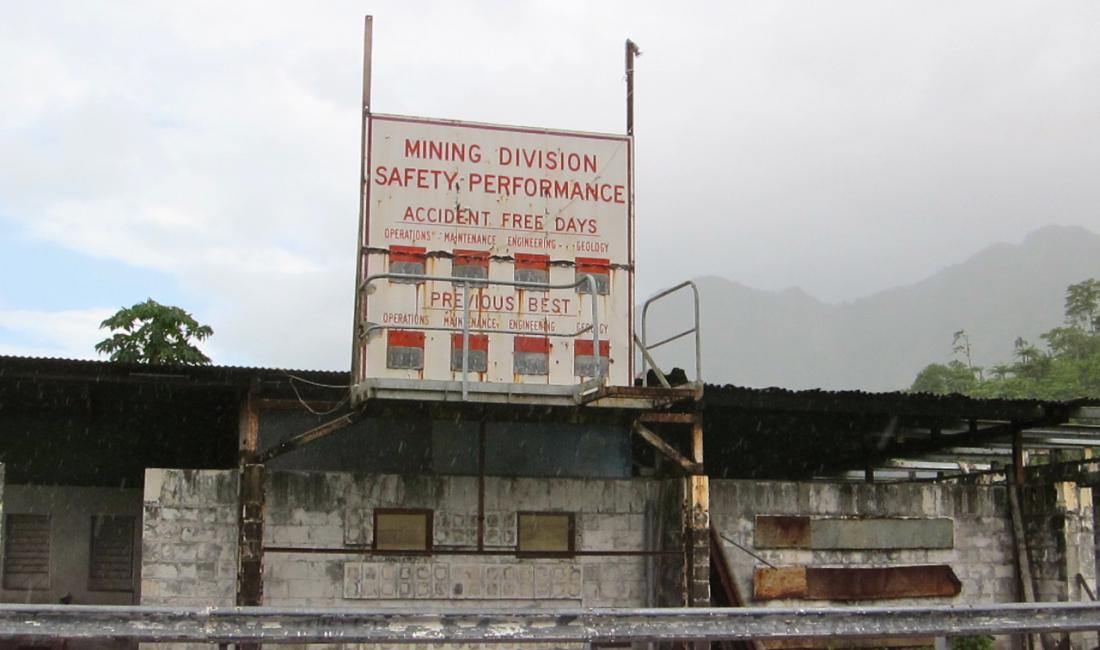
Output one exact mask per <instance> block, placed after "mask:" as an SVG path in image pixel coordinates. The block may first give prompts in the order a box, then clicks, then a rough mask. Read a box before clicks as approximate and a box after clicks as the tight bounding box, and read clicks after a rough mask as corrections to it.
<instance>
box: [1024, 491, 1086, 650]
mask: <svg viewBox="0 0 1100 650" xmlns="http://www.w3.org/2000/svg"><path fill="white" fill-rule="evenodd" d="M1020 501H1021V503H1020V507H1021V510H1022V511H1023V519H1024V528H1025V531H1026V535H1027V538H1028V555H1029V556H1030V558H1031V570H1032V576H1033V579H1034V582H1035V597H1036V598H1037V599H1038V600H1042V601H1085V600H1088V596H1087V594H1086V593H1085V592H1084V589H1083V588H1082V587H1081V585H1080V582H1079V580H1078V575H1080V576H1081V577H1083V578H1084V579H1085V580H1086V581H1087V582H1088V584H1089V585H1095V584H1096V547H1095V542H1094V536H1095V519H1094V517H1093V503H1092V489H1091V488H1080V487H1078V486H1077V484H1076V483H1054V484H1052V485H1042V486H1027V487H1024V488H1023V489H1022V490H1021V499H1020ZM1055 637H1057V638H1060V639H1062V640H1065V639H1067V638H1068V639H1069V640H1070V641H1071V642H1072V644H1073V646H1075V647H1092V646H1093V645H1095V643H1096V635H1095V634H1093V633H1089V634H1072V635H1065V634H1062V635H1045V637H1044V643H1045V644H1047V645H1048V646H1049V645H1050V644H1052V643H1054V642H1056V639H1055Z"/></svg>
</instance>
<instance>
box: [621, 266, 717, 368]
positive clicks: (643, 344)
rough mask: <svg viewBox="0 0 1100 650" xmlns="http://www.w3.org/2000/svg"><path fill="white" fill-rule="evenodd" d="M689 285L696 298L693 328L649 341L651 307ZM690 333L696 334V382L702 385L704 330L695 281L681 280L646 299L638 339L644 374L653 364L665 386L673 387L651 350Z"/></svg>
mask: <svg viewBox="0 0 1100 650" xmlns="http://www.w3.org/2000/svg"><path fill="white" fill-rule="evenodd" d="M689 287H690V288H691V293H692V296H693V298H694V315H695V322H694V325H693V326H692V327H691V328H689V329H686V330H684V331H683V332H680V333H679V334H673V335H672V336H669V337H666V338H663V339H661V340H660V341H657V342H656V343H649V342H648V339H647V338H646V337H647V335H648V329H647V327H646V316H647V315H648V313H649V308H650V307H651V306H652V305H653V303H655V302H657V301H658V300H660V299H662V298H665V297H666V296H669V295H671V294H673V293H676V292H677V291H679V290H681V289H686V288H689ZM688 334H695V383H696V384H697V385H700V386H701V385H702V384H703V355H702V330H701V328H700V326H699V288H698V287H696V286H695V283H694V282H692V281H691V280H687V281H686V282H681V283H680V284H678V285H676V286H674V287H669V288H668V289H665V290H664V291H661V292H658V293H657V294H656V295H654V296H651V297H650V298H649V299H648V300H646V301H645V303H643V304H642V334H641V339H640V340H638V341H636V343H637V345H638V347H639V348H640V349H641V352H642V376H643V377H644V376H645V374H646V369H647V366H651V367H652V368H653V370H654V372H655V373H656V374H657V378H658V380H659V381H660V382H661V384H662V385H663V386H664V387H665V388H671V386H669V384H668V379H666V378H665V376H664V373H663V372H661V369H660V368H658V367H657V363H656V362H655V361H654V360H653V357H652V356H651V355H650V351H651V350H654V349H656V348H659V347H660V346H662V345H665V344H666V343H671V342H673V341H676V340H679V339H681V338H683V337H685V336H687V335H688Z"/></svg>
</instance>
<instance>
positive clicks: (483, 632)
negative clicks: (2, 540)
mask: <svg viewBox="0 0 1100 650" xmlns="http://www.w3.org/2000/svg"><path fill="white" fill-rule="evenodd" d="M1098 628H1100V605H1098V604H1096V603H1068V602H1060V603H1012V604H996V605H974V606H960V607H952V606H937V607H834V608H821V609H786V608H783V609H780V608H774V609H773V608H761V607H756V608H722V609H718V608H706V609H689V608H670V609H547V610H532V609H522V610H507V611H505V610H477V611H457V610H442V611H439V610H433V609H432V608H431V607H427V606H425V607H422V608H420V609H418V610H356V609H275V608H269V607H208V608H198V607H147V606H92V605H7V604H5V605H0V639H17V640H22V641H36V640H46V639H62V638H65V639H87V640H91V639H126V640H130V641H146V642H167V641H171V642H197V643H211V644H213V643H402V644H405V643H409V644H426V643H437V644H438V643H506V644H511V645H515V644H519V643H597V642H600V643H603V642H615V643H629V642H647V641H687V640H713V641H717V640H741V639H792V638H819V639H821V638H826V637H829V638H852V637H913V636H936V637H938V636H958V635H966V634H1018V633H1042V632H1083V631H1088V630H1095V629H1098Z"/></svg>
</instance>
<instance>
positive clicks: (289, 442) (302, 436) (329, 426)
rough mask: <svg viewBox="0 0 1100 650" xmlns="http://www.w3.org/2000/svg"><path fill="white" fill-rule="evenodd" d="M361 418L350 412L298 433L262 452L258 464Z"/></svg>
mask: <svg viewBox="0 0 1100 650" xmlns="http://www.w3.org/2000/svg"><path fill="white" fill-rule="evenodd" d="M361 418H362V414H361V413H360V412H359V411H352V412H351V413H347V414H345V415H341V416H340V417H338V418H336V419H335V420H329V421H328V422H325V423H324V424H322V425H320V426H317V427H314V428H312V429H310V430H309V431H306V432H304V433H299V434H298V435H296V436H294V437H292V438H288V439H286V440H284V441H282V442H280V443H279V444H277V445H275V446H274V447H272V448H270V449H268V450H267V451H265V452H263V453H262V454H260V455H259V462H260V463H263V464H266V463H268V462H270V461H271V460H273V459H275V458H278V457H279V456H282V455H284V454H288V453H290V452H292V451H294V450H296V449H301V448H302V447H304V446H306V445H308V444H309V443H311V442H315V441H317V440H320V439H321V438H324V437H325V436H327V435H329V434H331V433H334V432H336V431H339V430H340V429H343V428H345V427H347V426H349V425H351V424H354V423H355V422H357V421H359V420H360V419H361Z"/></svg>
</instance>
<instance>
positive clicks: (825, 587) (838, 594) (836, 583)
mask: <svg viewBox="0 0 1100 650" xmlns="http://www.w3.org/2000/svg"><path fill="white" fill-rule="evenodd" d="M800 575H801V576H802V580H803V581H802V582H801V583H800V582H799V581H798V577H799V576H800ZM961 591H962V583H961V582H959V579H958V577H957V576H956V575H955V572H954V571H953V570H952V569H951V567H950V566H948V565H946V564H930V565H918V566H895V567H777V568H774V569H773V568H768V567H760V568H757V569H756V571H755V573H754V575H753V598H754V599H755V600H777V599H781V598H795V599H804V600H887V599H891V598H933V597H952V596H958V595H959V593H960V592H961Z"/></svg>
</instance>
